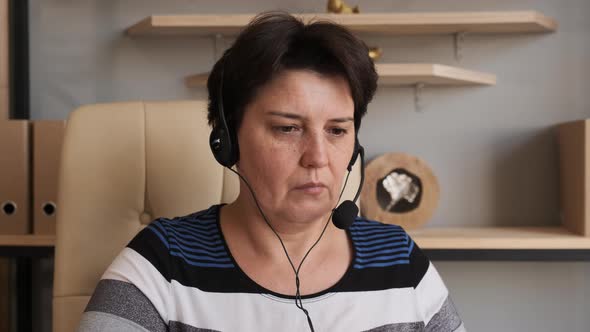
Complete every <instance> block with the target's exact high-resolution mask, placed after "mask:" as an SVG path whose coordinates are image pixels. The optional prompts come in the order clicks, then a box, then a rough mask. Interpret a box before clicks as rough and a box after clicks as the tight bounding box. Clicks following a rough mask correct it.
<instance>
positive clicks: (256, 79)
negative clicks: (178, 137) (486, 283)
mask: <svg viewBox="0 0 590 332" xmlns="http://www.w3.org/2000/svg"><path fill="white" fill-rule="evenodd" d="M376 82H377V74H376V73H375V68H374V64H373V62H372V61H371V59H370V58H369V56H368V50H367V47H366V46H365V45H364V44H363V43H362V42H361V41H360V40H358V39H356V38H355V37H354V36H352V35H351V34H350V33H349V32H348V31H347V30H346V29H344V28H343V27H341V26H338V25H336V24H332V23H326V22H315V23H312V24H308V25H305V24H303V23H302V22H300V21H299V20H297V19H296V18H294V17H292V16H290V15H288V14H286V13H275V12H273V13H265V14H262V15H259V16H257V17H256V18H255V19H254V20H253V21H252V22H251V23H250V24H249V26H248V27H247V28H246V29H245V30H244V31H243V32H242V33H241V34H240V35H239V36H238V38H237V39H236V41H235V43H234V44H233V46H232V47H231V48H230V49H228V50H227V51H226V52H225V53H224V55H223V57H222V58H221V59H220V60H219V61H218V62H217V63H216V64H215V66H214V68H213V71H212V72H211V75H210V77H209V81H208V89H209V98H210V103H209V114H208V118H209V122H210V124H211V125H212V126H213V131H212V134H211V147H212V151H213V153H214V156H215V158H216V159H217V160H218V161H219V162H220V163H221V164H222V165H224V166H226V167H232V166H235V168H236V169H237V173H238V175H239V176H240V179H241V182H240V193H239V196H238V198H237V199H236V200H235V201H234V202H233V203H231V204H228V205H215V206H212V207H210V208H209V209H207V210H204V211H200V212H196V213H193V214H191V215H188V216H182V217H176V218H173V219H166V218H160V219H157V220H155V221H154V222H152V223H151V224H150V226H149V227H147V228H146V229H144V230H143V231H141V232H140V233H139V234H138V235H137V236H136V237H135V238H134V239H133V240H132V241H131V242H130V243H129V245H128V247H127V248H125V249H124V250H123V252H122V253H121V254H120V255H119V256H118V257H117V258H116V259H115V261H114V262H113V263H112V265H111V266H110V267H109V269H108V270H107V271H106V272H105V274H104V275H103V277H102V280H101V281H100V283H99V285H98V286H97V288H96V290H95V293H94V295H93V297H92V299H91V301H90V303H89V304H88V307H87V308H86V311H85V313H84V317H83V320H82V322H81V327H80V329H81V330H82V331H95V330H97V331H102V330H126V331H146V330H149V331H305V330H311V331H314V330H317V331H464V327H463V324H462V322H461V319H460V318H459V316H458V314H457V312H456V310H455V308H454V306H453V304H452V301H451V300H450V298H449V295H448V291H447V289H446V287H445V285H444V283H443V282H442V280H441V278H440V276H439V275H438V273H437V272H436V269H435V268H434V266H433V265H432V264H431V263H430V262H429V260H428V259H427V258H426V257H425V256H424V255H423V254H422V252H421V251H420V250H419V248H418V246H416V245H415V243H414V242H413V241H412V240H411V239H410V238H409V237H408V235H407V234H406V233H405V231H404V230H403V229H402V228H401V227H399V226H394V225H385V224H381V223H378V222H375V221H369V220H366V219H363V218H360V217H357V218H356V219H354V222H353V223H352V225H341V226H342V227H344V228H345V229H340V228H337V227H335V226H334V225H333V224H332V222H330V220H331V219H332V211H333V209H334V208H335V207H336V206H337V205H338V203H339V200H340V195H341V191H342V188H343V183H342V179H344V177H345V175H346V171H347V169H348V170H350V167H349V166H350V165H351V164H353V163H354V161H355V159H356V157H357V156H358V153H359V147H358V145H357V144H358V140H357V132H358V130H359V128H360V124H361V118H362V117H363V115H364V114H365V113H366V110H367V104H368V103H369V102H370V100H371V99H372V97H373V94H374V92H375V89H376ZM361 158H362V155H361ZM353 216H354V214H353ZM347 226H349V227H347Z"/></svg>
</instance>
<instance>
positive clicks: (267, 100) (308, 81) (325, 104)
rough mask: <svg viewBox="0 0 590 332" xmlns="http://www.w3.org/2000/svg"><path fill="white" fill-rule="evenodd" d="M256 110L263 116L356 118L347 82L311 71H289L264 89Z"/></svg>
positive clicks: (256, 104) (259, 95) (260, 91)
mask: <svg viewBox="0 0 590 332" xmlns="http://www.w3.org/2000/svg"><path fill="white" fill-rule="evenodd" d="M252 106H254V107H253V108H254V111H255V112H256V113H259V115H265V116H273V115H274V116H276V115H277V113H282V114H283V115H291V117H297V116H299V117H303V118H315V117H321V118H326V117H328V118H352V117H353V114H354V102H353V100H352V96H351V94H350V88H349V85H348V82H347V80H346V79H345V78H343V77H341V76H334V75H332V76H327V75H323V74H320V73H317V72H313V71H309V70H285V71H283V72H281V74H279V75H278V76H277V77H275V78H274V79H273V80H271V81H270V82H269V83H267V84H266V85H264V86H263V87H262V88H261V89H260V90H259V91H258V93H257V94H256V97H255V98H254V100H253V103H252Z"/></svg>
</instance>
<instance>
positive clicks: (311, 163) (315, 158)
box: [301, 134, 328, 168]
mask: <svg viewBox="0 0 590 332" xmlns="http://www.w3.org/2000/svg"><path fill="white" fill-rule="evenodd" d="M301 163H302V166H303V167H306V168H321V167H324V166H326V165H328V151H327V146H326V142H325V138H324V137H323V136H322V135H318V134H314V135H310V136H309V137H308V139H307V140H305V142H304V147H303V155H302V156H301Z"/></svg>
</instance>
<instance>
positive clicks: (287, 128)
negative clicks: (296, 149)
mask: <svg viewBox="0 0 590 332" xmlns="http://www.w3.org/2000/svg"><path fill="white" fill-rule="evenodd" d="M275 130H277V131H279V132H281V133H285V134H288V133H292V132H294V131H295V130H297V127H295V126H277V127H275Z"/></svg>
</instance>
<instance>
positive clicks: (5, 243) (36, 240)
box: [0, 234, 55, 247]
mask: <svg viewBox="0 0 590 332" xmlns="http://www.w3.org/2000/svg"><path fill="white" fill-rule="evenodd" d="M0 246H1V247H53V246H55V235H34V234H27V235H0Z"/></svg>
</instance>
